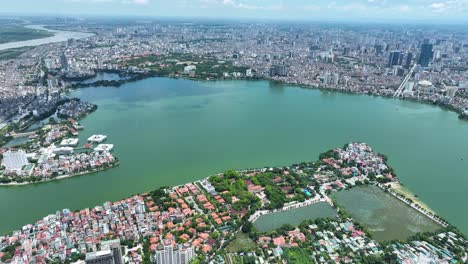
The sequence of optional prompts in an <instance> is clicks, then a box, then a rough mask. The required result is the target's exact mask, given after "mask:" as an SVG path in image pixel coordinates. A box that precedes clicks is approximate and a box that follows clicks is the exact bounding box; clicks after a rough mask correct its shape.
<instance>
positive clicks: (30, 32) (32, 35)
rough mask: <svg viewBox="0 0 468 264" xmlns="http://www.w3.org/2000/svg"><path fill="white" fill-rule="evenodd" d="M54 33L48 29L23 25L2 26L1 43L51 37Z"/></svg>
mask: <svg viewBox="0 0 468 264" xmlns="http://www.w3.org/2000/svg"><path fill="white" fill-rule="evenodd" d="M53 35H54V34H53V33H51V32H48V31H46V30H39V29H32V28H26V27H23V26H4V27H0V44H2V43H8V42H14V41H23V40H30V39H39V38H46V37H51V36H53Z"/></svg>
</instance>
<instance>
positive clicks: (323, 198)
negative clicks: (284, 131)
mask: <svg viewBox="0 0 468 264" xmlns="http://www.w3.org/2000/svg"><path fill="white" fill-rule="evenodd" d="M318 160H320V159H318ZM119 164H120V161H117V162H116V165H115V166H111V167H107V168H105V169H101V170H96V171H92V172H84V173H79V174H74V175H63V176H60V177H57V178H54V179H49V180H46V181H41V182H36V183H45V182H51V181H54V180H60V179H66V178H72V177H75V176H82V175H87V174H92V173H95V172H100V171H104V170H107V169H112V168H114V167H116V166H118V165H119ZM267 167H268V166H267ZM267 167H263V168H248V169H239V170H235V171H236V172H238V173H242V174H248V173H253V172H256V173H261V172H264V171H265V169H266V168H267ZM277 167H284V165H276V166H271V168H277ZM220 175H223V172H219V173H214V174H210V175H208V176H205V177H203V178H201V179H198V180H194V181H191V182H186V183H183V184H178V185H171V186H167V187H166V188H167V189H175V188H177V187H181V186H185V185H187V184H190V183H191V184H194V185H197V186H198V188H200V189H201V190H202V191H203V192H204V193H206V192H205V191H204V190H203V188H202V187H201V186H200V184H199V183H200V182H201V181H204V180H206V181H209V179H210V178H211V177H213V176H220ZM28 184H34V183H21V184H9V185H10V186H21V185H28ZM387 184H390V185H393V184H395V185H401V183H400V181H399V179H398V178H396V181H395V182H390V183H385V184H382V183H378V182H370V183H368V184H364V185H354V186H351V187H350V188H354V187H356V186H376V187H377V188H379V189H381V190H382V191H383V192H385V193H388V194H389V195H391V196H392V197H394V198H396V199H397V200H398V201H399V202H402V203H404V204H405V205H407V206H409V207H410V208H411V209H413V210H415V211H416V212H418V213H420V214H422V215H423V216H424V217H427V218H429V219H430V220H431V221H434V222H435V223H437V224H438V225H440V226H441V227H442V228H445V227H448V226H454V225H452V224H450V223H449V222H447V221H446V220H445V219H443V218H442V217H441V216H440V215H438V214H437V213H435V212H434V211H433V210H432V209H431V208H430V207H428V206H427V205H426V206H427V207H428V208H429V209H430V211H431V212H429V211H424V210H423V209H424V208H418V207H416V206H415V204H417V203H415V202H414V201H413V203H410V202H408V201H407V200H406V199H408V198H410V197H407V196H405V195H402V196H403V197H400V196H398V193H397V192H396V191H394V190H392V189H391V188H392V187H387ZM1 186H6V185H5V184H3V185H0V188H1ZM154 190H155V189H154V188H153V189H148V190H145V191H141V192H138V193H135V194H133V195H130V196H127V197H123V198H119V199H118V200H125V199H127V198H129V197H132V196H134V195H141V194H145V193H149V192H151V191H154ZM344 190H346V189H344ZM408 191H409V189H408ZM338 192H339V191H338ZM317 203H327V204H329V205H330V206H331V207H332V208H334V209H335V210H336V213H337V215H339V210H340V207H339V206H338V207H337V206H336V205H335V203H334V201H333V199H331V198H330V197H329V195H327V194H326V193H317V194H316V196H314V197H313V198H309V199H306V200H304V201H302V202H290V203H287V204H284V206H283V207H281V208H278V209H272V210H266V209H260V210H256V211H255V212H254V213H253V214H251V215H249V217H248V219H247V221H248V222H251V223H252V224H253V223H254V222H255V221H256V220H258V218H260V217H261V216H263V215H268V214H273V213H277V212H284V211H288V210H291V209H297V208H302V207H307V206H312V205H314V204H317ZM421 203H422V201H421ZM423 204H424V203H423ZM86 208H92V206H89V207H86ZM79 209H83V208H79ZM79 209H77V210H79ZM60 210H61V209H60ZM432 212H434V213H432ZM454 227H455V226H454Z"/></svg>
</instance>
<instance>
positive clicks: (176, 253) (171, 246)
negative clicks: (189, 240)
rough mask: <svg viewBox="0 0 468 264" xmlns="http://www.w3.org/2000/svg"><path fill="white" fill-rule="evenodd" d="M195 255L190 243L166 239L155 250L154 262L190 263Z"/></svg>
mask: <svg viewBox="0 0 468 264" xmlns="http://www.w3.org/2000/svg"><path fill="white" fill-rule="evenodd" d="M194 256H195V255H194V253H193V247H192V246H190V244H183V245H179V244H175V242H174V240H171V239H165V240H163V241H162V243H161V244H160V245H159V246H158V247H157V248H156V250H155V254H154V264H188V263H189V262H190V260H191V259H192V258H193V257H194Z"/></svg>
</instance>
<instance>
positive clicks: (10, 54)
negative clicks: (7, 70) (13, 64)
mask: <svg viewBox="0 0 468 264" xmlns="http://www.w3.org/2000/svg"><path fill="white" fill-rule="evenodd" d="M33 48H34V47H21V48H13V49H6V50H1V51H0V60H13V59H16V58H18V57H19V56H20V55H21V54H23V53H25V52H27V51H30V50H32V49H33Z"/></svg>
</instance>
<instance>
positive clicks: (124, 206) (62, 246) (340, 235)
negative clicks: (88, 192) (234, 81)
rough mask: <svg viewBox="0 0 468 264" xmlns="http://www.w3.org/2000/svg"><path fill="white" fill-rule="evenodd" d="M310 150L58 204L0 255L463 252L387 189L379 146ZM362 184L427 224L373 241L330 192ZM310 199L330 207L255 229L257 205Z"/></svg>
mask: <svg viewBox="0 0 468 264" xmlns="http://www.w3.org/2000/svg"><path fill="white" fill-rule="evenodd" d="M319 158H320V159H319V160H318V161H315V162H302V163H298V164H292V165H291V166H286V167H265V168H262V169H249V170H242V171H234V170H230V171H226V172H224V173H220V174H216V175H213V176H210V177H208V178H206V179H203V180H199V181H196V182H192V183H187V184H184V185H179V186H174V187H162V188H159V189H157V190H153V191H149V192H146V193H143V194H138V195H134V196H132V197H129V198H127V199H124V200H121V201H116V202H106V203H104V204H103V205H101V206H96V207H94V208H89V209H82V210H77V211H71V210H69V209H63V210H61V211H57V212H56V213H55V214H51V215H48V216H45V217H44V218H43V219H41V220H39V221H37V222H36V223H34V224H30V225H25V226H23V227H22V228H21V229H20V230H17V231H14V232H12V233H10V234H9V235H5V236H2V237H0V249H1V252H0V258H1V260H2V261H10V262H17V261H20V262H21V261H23V262H27V263H30V262H41V261H46V262H49V263H58V262H65V263H70V262H77V263H78V262H79V261H80V259H85V258H86V259H88V258H93V256H94V255H96V254H97V253H96V252H99V251H100V249H101V248H104V245H105V244H106V245H107V244H108V243H118V244H119V245H121V248H120V246H119V249H120V250H119V252H120V253H119V254H121V255H122V256H123V259H124V260H125V261H131V262H135V261H136V262H140V263H152V261H154V260H155V259H156V258H158V256H160V255H161V254H165V253H167V252H166V250H169V248H170V249H171V252H173V253H171V254H177V255H179V254H181V255H184V256H186V258H187V259H188V261H191V263H208V262H213V261H214V262H216V263H221V262H225V261H227V262H230V263H242V262H243V263H246V262H249V263H255V262H257V261H258V262H260V263H264V262H269V263H281V262H282V261H287V262H289V263H292V262H297V261H298V262H300V263H316V262H330V261H334V262H349V261H350V262H361V263H382V262H385V263H401V262H408V263H419V262H420V261H423V260H426V261H432V262H436V263H464V262H465V261H466V260H467V252H466V248H465V245H466V242H467V241H466V238H465V237H464V235H463V234H461V233H460V232H459V231H458V230H457V229H456V228H455V227H453V226H451V225H450V224H448V223H447V222H446V221H445V220H443V219H442V218H441V217H439V216H437V215H436V214H434V213H432V212H430V211H427V210H426V209H424V208H425V206H423V205H422V203H421V202H420V201H416V199H415V197H405V196H402V195H401V194H397V193H396V192H395V190H394V189H393V187H392V186H394V185H395V184H396V183H398V179H397V178H396V175H395V174H394V172H393V170H392V169H391V168H390V167H389V166H388V165H387V164H386V157H385V156H384V155H381V154H377V153H375V152H373V151H372V149H371V148H370V147H369V146H368V145H366V144H364V143H349V144H346V145H345V146H344V147H343V148H336V149H333V150H330V151H327V152H325V153H323V154H321V155H320V157H319ZM372 186H378V188H381V189H382V191H380V192H381V193H382V194H383V195H393V196H395V197H396V198H393V199H395V201H394V202H395V203H404V204H405V206H408V209H409V210H416V211H417V213H418V214H419V213H420V214H421V217H425V218H427V219H428V220H429V221H433V222H434V224H435V228H434V229H432V230H431V231H429V232H424V233H413V234H408V235H409V236H408V237H407V238H395V239H390V240H385V241H376V240H375V239H373V238H372V237H373V233H374V232H375V231H372V230H369V229H368V228H367V227H366V224H365V223H359V222H357V221H356V220H355V219H353V218H352V217H351V216H350V215H351V214H352V212H351V211H347V209H346V208H344V207H343V206H342V205H341V204H340V202H339V201H336V200H335V199H333V198H332V194H334V193H340V192H343V191H345V190H350V189H354V188H375V187H372ZM358 190H359V189H358ZM318 205H320V206H329V207H330V208H331V210H332V211H333V213H332V214H331V215H330V216H329V217H326V218H322V217H318V218H315V219H313V218H310V217H307V218H305V219H300V220H303V222H301V223H300V224H298V225H291V224H289V223H284V225H282V226H281V227H279V228H277V229H275V230H272V231H259V230H257V228H256V225H257V222H259V221H262V219H261V217H263V216H265V215H267V214H271V213H272V214H274V213H277V212H279V211H281V212H288V211H291V212H293V210H297V209H298V208H301V207H314V206H318ZM401 228H404V227H403V225H401ZM108 240H110V241H112V242H106V241H108ZM57 241H60V243H57ZM99 254H104V252H102V253H99ZM218 261H221V262H218Z"/></svg>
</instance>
